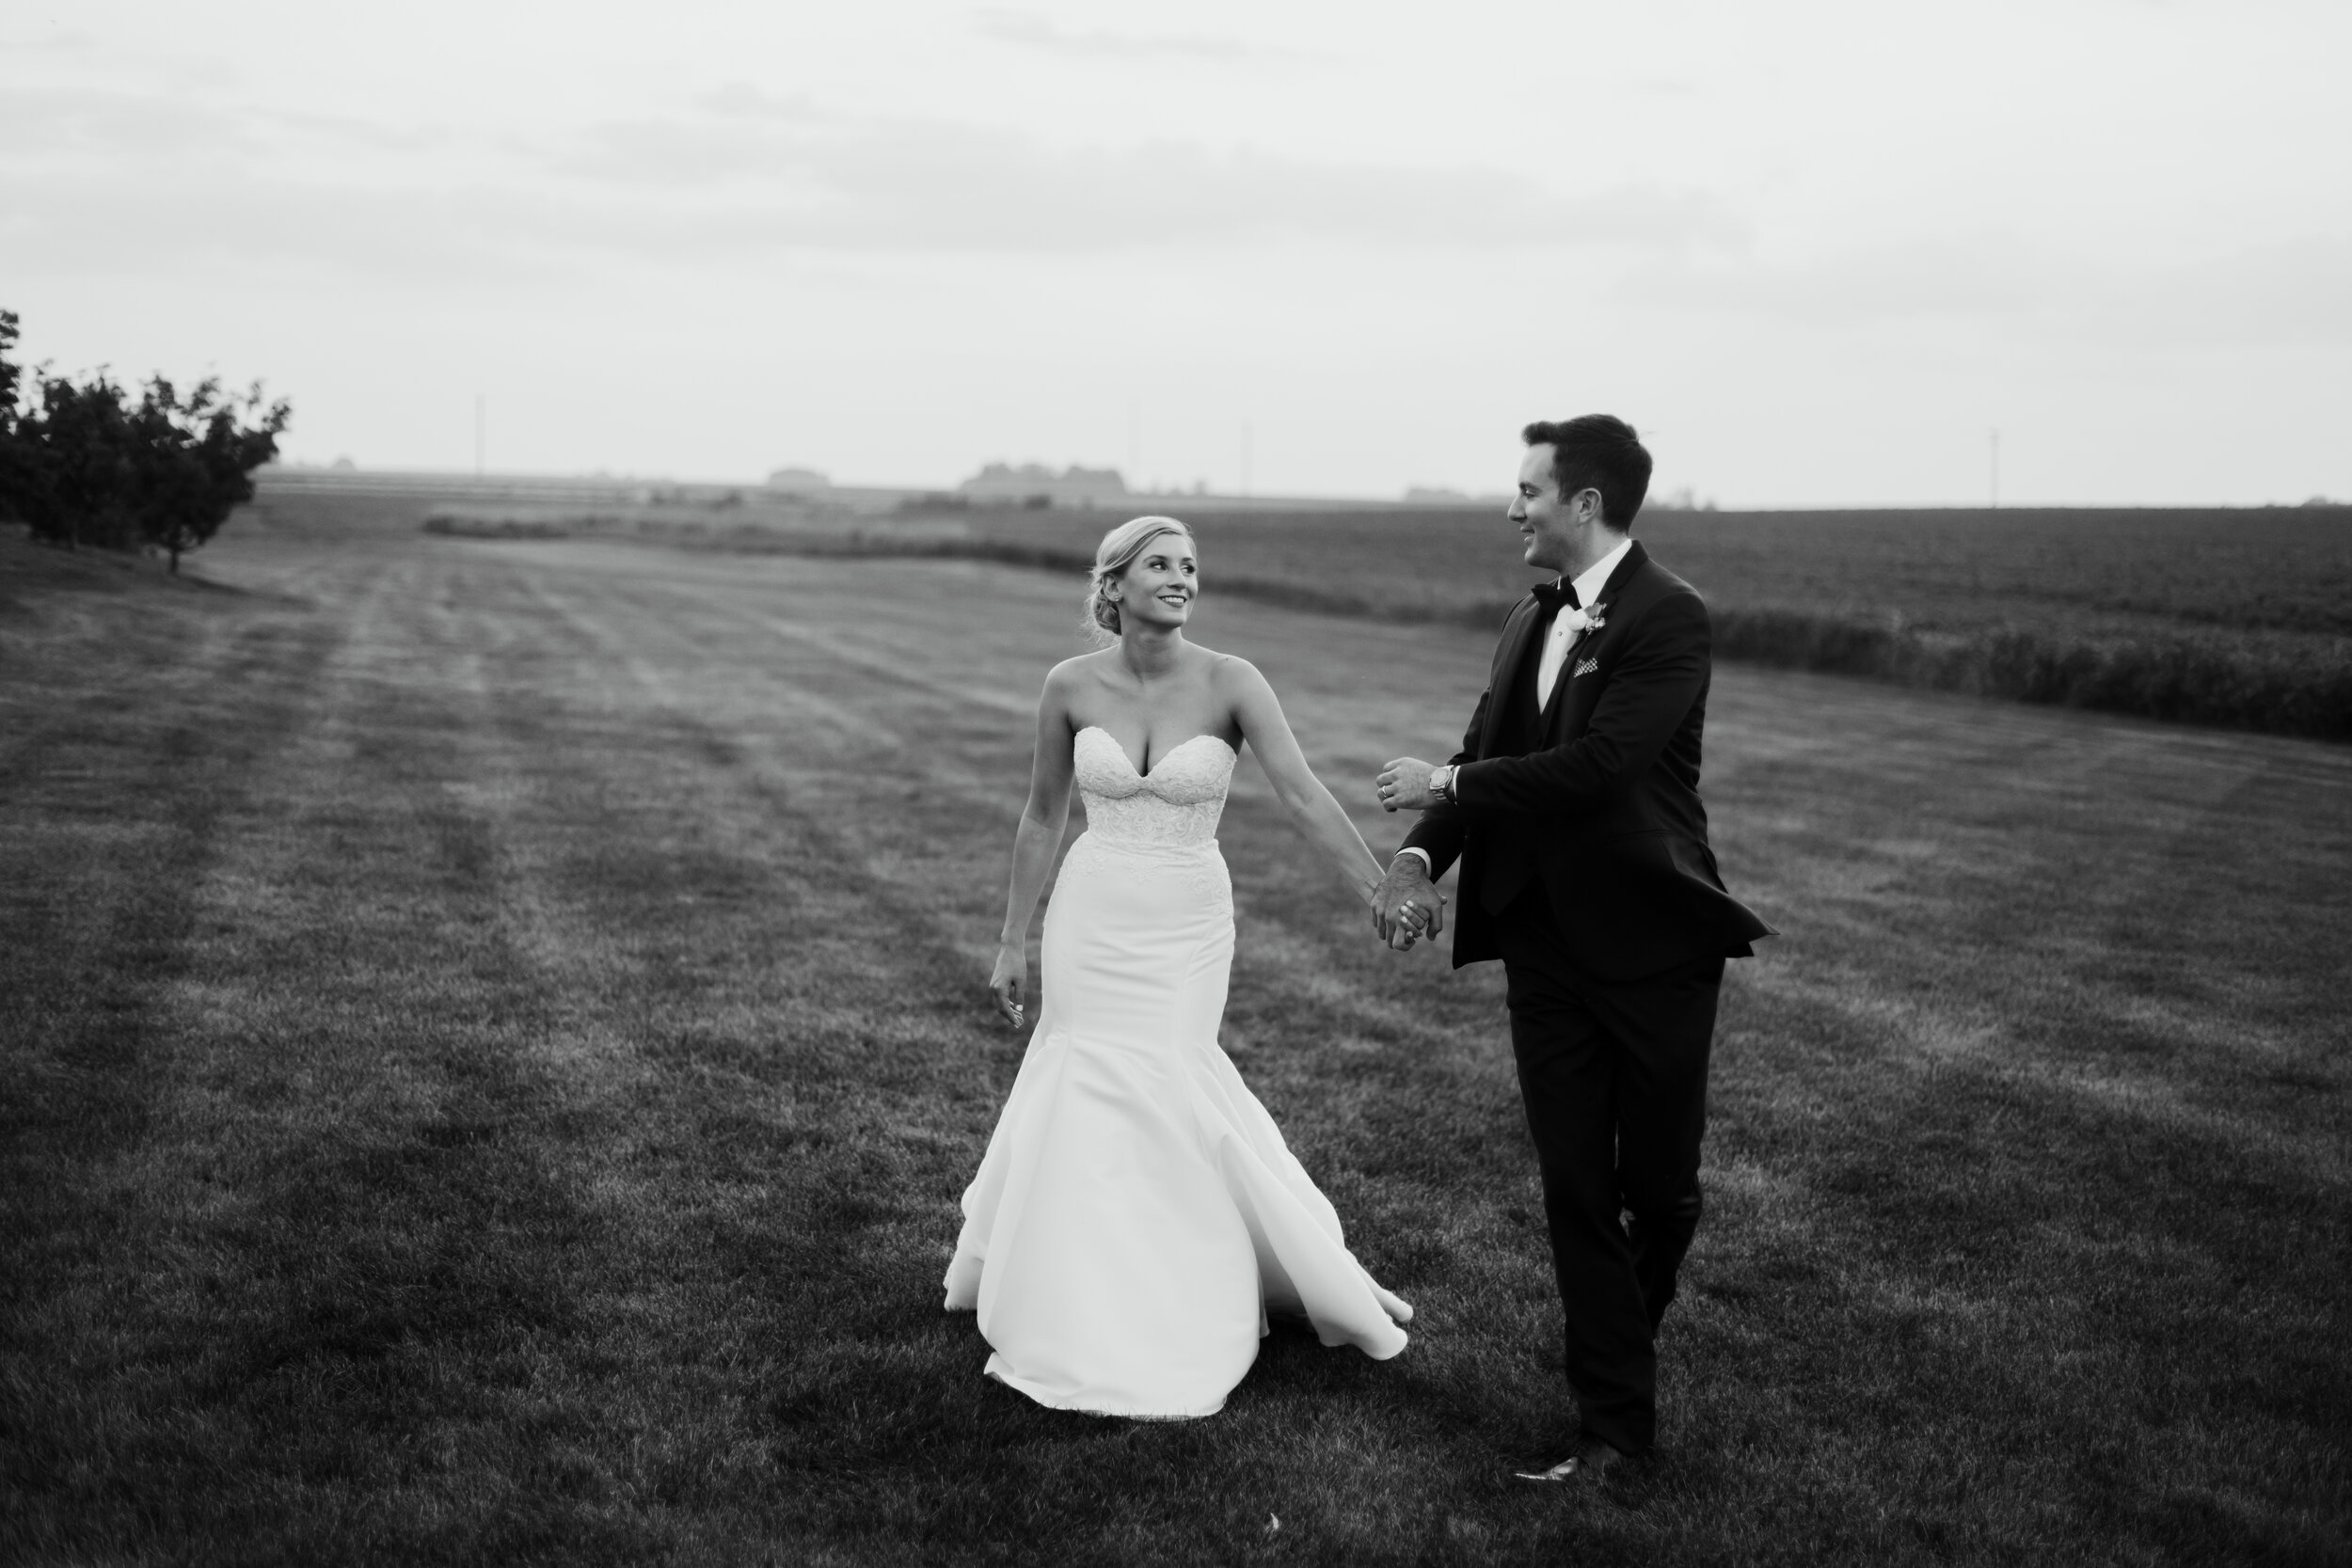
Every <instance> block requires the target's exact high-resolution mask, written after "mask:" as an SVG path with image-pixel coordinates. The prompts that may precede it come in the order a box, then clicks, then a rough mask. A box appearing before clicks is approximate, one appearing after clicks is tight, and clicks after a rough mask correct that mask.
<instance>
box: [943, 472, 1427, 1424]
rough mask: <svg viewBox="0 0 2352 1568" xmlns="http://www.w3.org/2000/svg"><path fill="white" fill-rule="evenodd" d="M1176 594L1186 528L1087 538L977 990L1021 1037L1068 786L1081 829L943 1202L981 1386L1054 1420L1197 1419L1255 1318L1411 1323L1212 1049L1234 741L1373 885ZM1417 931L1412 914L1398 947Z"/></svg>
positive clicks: (1137, 527) (1193, 585)
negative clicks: (951, 1204)
mask: <svg viewBox="0 0 2352 1568" xmlns="http://www.w3.org/2000/svg"><path fill="white" fill-rule="evenodd" d="M1199 592H1200V583H1199V565H1198V562H1197V560H1196V558H1195V553H1194V545H1193V539H1192V533H1191V531H1190V530H1188V529H1186V528H1185V527H1184V524H1183V523H1180V522H1178V521H1176V520H1175V519H1174V518H1172V517H1137V518H1136V519H1135V520H1134V521H1132V522H1127V523H1122V524H1120V526H1119V527H1117V528H1115V529H1113V530H1111V531H1110V532H1109V533H1108V534H1106V535H1104V539H1103V543H1102V546H1101V547H1100V548H1099V549H1097V550H1096V552H1095V558H1094V574H1093V586H1092V589H1091V591H1090V592H1089V595H1088V600H1087V609H1088V615H1087V621H1086V625H1087V626H1088V628H1089V631H1091V630H1093V629H1094V628H1095V627H1097V626H1099V627H1101V628H1102V629H1103V630H1104V631H1105V632H1108V633H1111V634H1113V635H1115V636H1116V637H1117V639H1118V641H1116V642H1115V643H1112V644H1111V645H1110V646H1108V647H1106V648H1104V649H1103V650H1101V651H1100V652H1098V653H1093V654H1089V655H1087V656H1084V657H1078V658H1073V659H1070V660H1067V661H1066V662H1064V663H1062V664H1059V665H1057V666H1056V667H1055V668H1054V671H1053V673H1051V674H1049V675H1047V676H1046V677H1045V690H1044V694H1043V696H1042V697H1041V698H1040V699H1039V702H1038V713H1037V760H1036V764H1035V767H1034V770H1033V772H1032V774H1031V777H1030V781H1029V803H1028V807H1027V809H1026V810H1025V812H1024V813H1023V814H1022V817H1021V826H1020V829H1019V831H1018V832H1017V833H1016V834H1015V836H1014V839H1013V854H1012V888H1011V892H1010V894H1009V896H1008V897H1007V899H1006V901H1005V927H1004V933H1003V937H1002V944H1001V946H1000V947H999V949H998V952H997V957H996V968H995V973H994V974H993V976H992V977H991V979H990V981H989V989H990V990H991V991H992V992H993V995H994V998H995V1003H996V1006H997V1009H998V1010H999V1011H1000V1012H1001V1013H1002V1014H1003V1015H1004V1016H1005V1018H1006V1020H1007V1021H1008V1022H1010V1023H1011V1024H1012V1025H1013V1026H1014V1027H1015V1028H1018V1027H1020V1025H1021V1024H1022V1022H1024V1016H1025V1006H1026V1002H1025V999H1026V996H1027V994H1028V984H1027V956H1026V946H1027V936H1028V928H1029V917H1030V915H1031V913H1032V912H1033V911H1035V910H1036V908H1037V900H1038V895H1039V894H1041V892H1042V891H1043V890H1044V887H1045V879H1046V875H1047V873H1048V872H1050V871H1051V870H1052V869H1053V863H1054V853H1055V850H1056V849H1057V847H1058V846H1059V845H1060V843H1061V836H1062V827H1063V824H1064V823H1065V822H1066V821H1067V820H1068V818H1069V815H1070V786H1071V784H1072V781H1073V779H1074V780H1075V781H1076V784H1077V786H1078V792H1079V795H1080V797H1081V798H1082V799H1083V800H1085V802H1086V817H1087V832H1085V833H1083V834H1081V835H1080V836H1079V838H1078V840H1077V842H1076V843H1074V844H1073V845H1072V846H1071V847H1070V853H1069V855H1068V857H1067V858H1066V859H1065V860H1064V861H1063V863H1062V868H1061V876H1060V877H1059V878H1058V879H1057V880H1056V882H1055V884H1054V896H1053V900H1052V902H1051V904H1050V905H1049V906H1048V908H1047V910H1046V911H1045V941H1044V947H1043V957H1044V974H1043V980H1044V985H1043V988H1042V1002H1041V1006H1039V1008H1038V1013H1037V1027H1036V1029H1035V1031H1034V1032H1033V1033H1032V1034H1031V1035H1030V1037H1029V1047H1028V1052H1027V1054H1026V1055H1025V1056H1024V1057H1023V1059H1022V1063H1021V1071H1020V1074H1019V1076H1018V1077H1017V1078H1016V1079H1015V1080H1014V1082H1013V1085H1012V1094H1011V1096H1010V1097H1009V1099H1008V1100H1007V1101H1006V1102H1005V1109H1004V1113H1003V1115H1002V1116H1001V1117H999V1118H998V1120H997V1123H996V1131H995V1134H994V1135H993V1137H992V1138H991V1139H990V1140H989V1146H988V1153H987V1155H986V1156H985V1157H984V1158H983V1159H982V1160H981V1162H980V1169H979V1174H978V1175H977V1176H976V1177H974V1178H973V1180H972V1185H971V1186H970V1188H969V1189H967V1190H966V1191H965V1193H964V1195H963V1213H964V1225H963V1234H962V1237H961V1240H960V1241H959V1242H958V1243H957V1245H956V1253H955V1260H954V1261H953V1262H952V1263H950V1264H949V1265H948V1268H947V1282H946V1283H947V1307H948V1309H949V1310H950V1311H958V1310H961V1311H971V1310H975V1309H977V1311H978V1313H979V1327H980V1333H981V1335H982V1336H983V1337H984V1338H986V1339H987V1340H988V1342H989V1345H990V1347H991V1349H992V1350H993V1352H994V1353H995V1354H993V1355H991V1356H990V1357H989V1360H988V1367H987V1371H988V1373H989V1375H990V1376H992V1377H995V1378H998V1379H1001V1380H1002V1381H1003V1382H1005V1383H1007V1384H1009V1385H1010V1386H1012V1387H1015V1388H1018V1389H1019V1390H1021V1392H1023V1393H1025V1394H1026V1395H1028V1396H1029V1397H1030V1398H1031V1399H1033V1400H1036V1401H1037V1402H1039V1403H1041V1404H1046V1405H1052V1406H1055V1407H1056V1408H1058V1409H1064V1410H1087V1411H1094V1412H1098V1413H1100V1414H1103V1415H1110V1416H1132V1417H1160V1418H1173V1417H1189V1416H1208V1415H1213V1414H1214V1413H1216V1411H1217V1410H1218V1409H1220V1408H1221V1407H1222V1406H1223V1405H1224V1403H1225V1396H1226V1395H1227V1394H1228V1393H1229V1392H1231V1391H1232V1388H1233V1386H1234V1385H1235V1384H1237V1383H1239V1382H1240V1381H1241V1379H1242V1376H1243V1374H1244V1373H1246V1372H1248V1370H1249V1366H1250V1363H1251V1362H1252V1361H1254V1360H1255V1359H1256V1358H1257V1354H1258V1340H1259V1338H1260V1337H1261V1336H1263V1334H1264V1333H1265V1332H1266V1313H1267V1312H1268V1311H1269V1310H1271V1311H1275V1312H1281V1313H1289V1314H1303V1315H1304V1316H1305V1317H1306V1318H1307V1320H1308V1321H1309V1322H1310V1323H1312V1324H1313V1325H1314V1329H1315V1332H1316V1334H1317V1336H1318V1337H1320V1338H1321V1339H1322V1340H1323V1342H1324V1343H1325V1344H1327V1345H1337V1344H1351V1345H1354V1346H1356V1347H1357V1348H1358V1349H1359V1350H1361V1351H1362V1352H1364V1354H1367V1355H1370V1356H1373V1357H1375V1359H1380V1360H1386V1359H1387V1358H1388V1357H1390V1356H1392V1355H1394V1354H1397V1352H1399V1351H1401V1350H1403V1349H1404V1348H1405V1331H1404V1330H1403V1329H1402V1328H1401V1327H1399V1326H1398V1325H1399V1324H1401V1323H1406V1322H1408V1321H1409V1320H1410V1319H1411V1317H1412V1315H1413V1309H1412V1308H1411V1307H1408V1306H1406V1304H1405V1303H1404V1302H1403V1301H1401V1300H1399V1299H1398V1298H1397V1297H1396V1296H1394V1295H1392V1294H1391V1293H1390V1292H1389V1291H1385V1290H1382V1289H1381V1288H1380V1286H1379V1284H1378V1283H1377V1282H1376V1281H1375V1280H1374V1279H1373V1277H1372V1276H1371V1275H1369V1274H1367V1273H1366V1272H1365V1271H1364V1268H1363V1265H1362V1264H1360V1263H1359V1262H1358V1261H1357V1260H1356V1259H1355V1256H1354V1254H1352V1253H1350V1252H1349V1251H1348V1250H1347V1247H1346V1244H1345V1243H1344V1242H1343V1240H1342V1238H1341V1233H1340V1222H1339V1216H1338V1215H1337V1214H1336V1213H1335V1212H1333V1211H1332V1208H1331V1205H1330V1202H1329V1201H1328V1200H1327V1199H1326V1198H1325V1197H1324V1196H1323V1194H1322V1193H1320V1192H1319V1191H1317V1190H1316V1188H1315V1184H1314V1182H1313V1181H1311V1180H1309V1178H1308V1176H1307V1173H1306V1171H1305V1170H1304V1169H1303V1168H1302V1167H1301V1166H1300V1165H1299V1164H1298V1162H1297V1161H1296V1160H1295V1159H1294V1158H1293V1157H1292V1155H1291V1152H1290V1150H1289V1148H1286V1147H1285V1146H1284V1145H1283V1142H1282V1134H1281V1132H1279V1130H1278V1129H1277V1128H1276V1127H1275V1125H1274V1120H1273V1118H1272V1117H1269V1116H1267V1115H1266V1112H1265V1107H1264V1106H1263V1105H1261V1104H1259V1103H1258V1101H1257V1097H1256V1096H1254V1095H1252V1094H1251V1093H1250V1092H1249V1089H1248V1085H1245V1084H1243V1082H1242V1081H1241V1076H1240V1074H1238V1073H1236V1072H1235V1071H1234V1070H1233V1064H1232V1061H1231V1060H1230V1059H1228V1058H1227V1056H1226V1054H1225V1053H1224V1051H1223V1050H1221V1049H1220V1048H1219V1047H1218V1045H1217V1025H1218V1022H1219V1021H1220V1020H1221V1019H1222V1018H1223V1016H1224V1012H1225V987H1226V977H1227V972H1228V971H1229V970H1230V969H1231V967H1232V958H1233V895H1232V883H1231V882H1230V881H1229V880H1228V879H1227V877H1226V872H1225V862H1224V860H1223V859H1222V858H1221V857H1220V856H1219V855H1218V853H1217V848H1216V823H1217V816H1218V814H1219V813H1220V812H1221V811H1222V810H1223V809H1224V805H1225V791H1226V786H1227V785H1228V784H1230V783H1231V781H1232V774H1233V764H1234V763H1235V761H1236V760H1238V757H1239V753H1240V750H1241V746H1242V744H1243V742H1245V741H1247V742H1248V743H1249V744H1250V745H1252V746H1255V747H1256V748H1257V749H1258V759H1259V761H1260V762H1261V763H1262V764H1263V766H1264V768H1265V771H1266V776H1267V777H1268V778H1269V779H1270V780H1271V781H1272V782H1273V784H1274V789H1275V793H1276V795H1277V796H1278V797H1279V799H1280V800H1281V802H1282V804H1283V806H1284V808H1285V809H1286V810H1287V811H1288V812H1289V813H1290V816H1291V820H1292V822H1293V823H1294V824H1295V826H1296V827H1297V828H1298V831H1299V832H1301V833H1302V834H1303V835H1304V836H1305V837H1306V838H1307V840H1308V842H1309V843H1311V844H1312V845H1313V846H1314V847H1316V848H1318V849H1321V850H1322V851H1323V852H1324V853H1325V854H1326V855H1327V856H1328V857H1329V858H1330V860H1331V862H1332V863H1333V864H1335V865H1336V866H1338V867H1339V869H1340V870H1341V872H1342V873H1343V875H1344V876H1345V877H1346V878H1347V879H1348V881H1349V883H1350V884H1351V885H1353V886H1354V888H1355V889H1356V893H1357V896H1359V898H1362V899H1363V900H1364V901H1365V902H1366V903H1367V904H1369V903H1370V902H1371V901H1372V898H1373V894H1374V890H1375V887H1376V886H1377V885H1378V883H1379V881H1380V870H1379V867H1378V865H1377V864H1376V863H1375V862H1374V860H1373V858H1372V852H1371V851H1370V850H1369V849H1367V848H1366V847H1364V841H1363V839H1362V837H1361V836H1360V835H1359V833H1358V832H1356V828H1355V825H1354V824H1353V823H1351V822H1350V821H1349V820H1348V819H1347V816H1346V815H1345V814H1344V813H1343V812H1342V811H1341V810H1340V807H1339V803H1338V802H1337V801H1335V800H1332V799H1331V795H1330V792H1329V791H1328V790H1327V789H1325V788H1324V787H1323V785H1322V784H1321V783H1320V782H1319V781H1317V779H1316V778H1315V776H1314V774H1313V772H1312V771H1311V770H1310V769H1309V768H1308V767H1307V761H1306V758H1305V757H1304V756H1302V755H1301V754H1300V752H1299V750H1298V742H1297V741H1296V740H1295V738H1294V737H1293V736H1292V735H1291V730H1290V725H1289V723H1288V722H1287V721H1284V719H1283V717H1282V709H1281V706H1280V705H1279V703H1277V702H1276V700H1275V696H1274V689H1273V688H1271V687H1269V686H1268V685H1267V684H1266V681H1265V677H1264V676H1263V675H1261V674H1259V673H1258V672H1257V670H1256V669H1255V668H1254V667H1252V666H1251V665H1250V664H1249V663H1248V660H1246V659H1240V658H1234V657H1229V656H1227V655H1224V654H1216V653H1211V652H1210V651H1209V650H1208V649H1206V648H1203V647H1200V646H1198V645H1197V644H1194V643H1191V642H1187V641H1184V623H1185V622H1186V621H1187V620H1188V619H1190V617H1191V614H1192V603H1193V599H1194V597H1195V596H1196V595H1197V594H1198V593H1199ZM1102 640H1104V641H1107V640H1106V639H1102ZM1437 918H1438V916H1437V911H1411V912H1409V913H1408V914H1407V920H1408V921H1410V922H1411V923H1412V925H1411V927H1410V928H1409V929H1407V928H1403V927H1400V929H1399V930H1398V932H1397V934H1396V936H1395V938H1394V941H1395V944H1396V945H1399V946H1404V945H1409V943H1410V942H1411V941H1412V938H1413V936H1414V935H1417V934H1427V933H1431V932H1434V931H1435V930H1436V929H1437V928H1438V927H1437Z"/></svg>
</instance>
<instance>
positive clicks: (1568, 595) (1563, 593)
mask: <svg viewBox="0 0 2352 1568" xmlns="http://www.w3.org/2000/svg"><path fill="white" fill-rule="evenodd" d="M1534 594H1535V602H1536V603H1537V604H1538V605H1541V606H1542V607H1543V611H1544V613H1545V614H1547V615H1556V614H1558V613H1559V612H1560V607H1561V606H1562V605H1566V606H1567V607H1568V608H1569V609H1570V610H1581V609H1583V608H1584V607H1583V606H1582V605H1581V604H1580V603H1579V602H1577V597H1576V584H1574V583H1572V582H1568V581H1566V580H1565V579H1564V580H1562V581H1559V582H1539V583H1537V584H1536V585H1535V587H1534Z"/></svg>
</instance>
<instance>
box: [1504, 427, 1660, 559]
mask: <svg viewBox="0 0 2352 1568" xmlns="http://www.w3.org/2000/svg"><path fill="white" fill-rule="evenodd" d="M1519 438H1520V439H1521V440H1523V441H1525V442H1526V443H1527V444H1528V445H1529V446H1531V447H1536V446H1543V445H1546V444H1547V443H1548V444H1549V446H1550V447H1551V477H1552V478H1553V480H1555V481H1556V482H1558V483H1559V486H1560V496H1561V499H1564V500H1565V499H1566V498H1568V497H1570V496H1573V495H1575V494H1576V493H1577V492H1578V491H1579V490H1586V489H1591V490H1597V491H1599V492H1600V520H1601V521H1602V522H1603V523H1604V524H1606V525H1608V526H1609V527H1610V528H1612V529H1614V530H1615V531H1617V532H1619V533H1627V532H1630V531H1632V528H1633V519H1634V518H1635V517H1636V516H1638V515H1641V511H1642V498H1643V497H1645V496H1646V495H1648V494H1649V467H1650V465H1649V449H1648V448H1646V447H1645V446H1643V445H1642V438H1641V437H1640V436H1636V435H1634V434H1633V427H1632V426H1631V425H1629V424H1628V423H1626V422H1625V421H1624V420H1621V419H1619V418H1617V417H1616V416H1615V415H1614V414H1586V415H1583V416H1581V417H1580V418H1578V419H1573V420H1536V421H1535V422H1534V424H1532V425H1529V426H1528V427H1527V428H1526V429H1525V430H1522V431H1520V432H1519Z"/></svg>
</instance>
